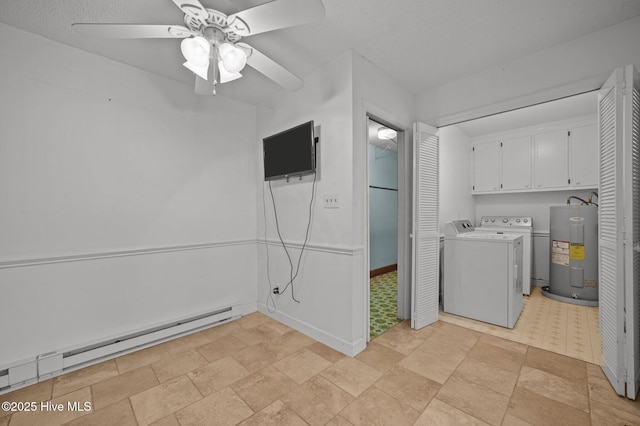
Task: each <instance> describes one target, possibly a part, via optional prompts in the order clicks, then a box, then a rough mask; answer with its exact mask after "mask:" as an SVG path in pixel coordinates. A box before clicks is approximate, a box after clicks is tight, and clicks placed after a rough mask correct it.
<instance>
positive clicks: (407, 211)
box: [360, 101, 413, 342]
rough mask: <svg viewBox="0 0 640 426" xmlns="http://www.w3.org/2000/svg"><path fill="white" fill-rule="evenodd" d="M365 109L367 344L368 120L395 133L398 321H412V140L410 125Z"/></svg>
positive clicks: (366, 105) (374, 108)
mask: <svg viewBox="0 0 640 426" xmlns="http://www.w3.org/2000/svg"><path fill="white" fill-rule="evenodd" d="M363 105H364V108H363V109H362V110H363V115H362V117H361V126H362V128H363V129H364V131H363V134H364V140H363V141H362V142H363V148H362V150H361V151H360V153H361V155H362V157H361V158H364V159H365V160H364V161H363V167H362V169H363V174H364V183H365V185H364V188H363V190H364V194H363V195H364V207H365V208H364V211H365V220H364V241H365V243H364V248H363V252H364V256H363V262H362V263H363V266H362V268H363V274H362V276H363V278H364V280H363V283H362V285H363V287H364V288H365V289H366V290H365V295H366V297H365V301H366V307H365V309H364V310H365V312H366V315H365V321H364V327H365V330H364V331H365V336H366V342H369V327H370V326H369V321H370V320H371V313H370V294H369V270H370V264H369V244H370V242H369V161H368V149H369V142H368V120H369V118H371V119H372V120H374V121H376V122H378V123H380V124H382V125H384V126H387V127H390V128H392V129H394V130H396V131H397V132H398V317H399V318H400V319H403V320H404V319H409V318H411V239H410V238H409V234H410V232H411V212H412V202H411V196H410V194H411V193H412V188H411V147H412V144H411V139H412V137H413V134H412V130H411V123H410V122H403V121H402V120H400V119H398V118H397V117H395V116H394V114H392V113H390V112H388V111H385V110H384V109H382V108H379V107H377V106H375V105H373V104H370V103H368V102H366V101H363Z"/></svg>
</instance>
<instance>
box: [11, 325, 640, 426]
mask: <svg viewBox="0 0 640 426" xmlns="http://www.w3.org/2000/svg"><path fill="white" fill-rule="evenodd" d="M49 400H50V401H52V403H53V404H58V403H62V404H66V403H67V402H68V401H77V402H81V403H82V402H91V404H92V406H93V410H92V411H90V412H70V411H67V410H63V411H61V412H44V411H42V410H38V411H37V412H32V413H15V414H12V415H10V414H9V413H6V412H2V411H0V425H1V426H7V425H11V426H17V425H29V426H34V425H63V424H68V425H110V426H111V425H150V424H153V425H174V426H175V425H198V424H200V425H233V424H242V425H306V424H309V425H323V424H328V425H350V424H353V425H371V424H381V425H413V424H415V425H461V424H469V425H487V424H489V425H580V426H584V425H610V424H611V425H623V424H627V425H639V424H640V402H635V401H629V400H627V399H625V398H621V397H618V396H616V395H615V393H614V392H613V391H612V389H611V387H610V385H609V383H608V382H607V380H606V378H605V377H604V376H603V374H602V372H601V370H600V368H599V367H598V366H596V365H594V364H591V363H588V362H585V361H583V360H577V359H574V358H569V357H566V356H563V355H559V354H556V353H553V352H550V351H547V350H544V349H539V348H536V347H533V346H529V345H525V344H522V343H518V342H514V341H510V340H506V339H503V338H501V337H497V336H492V335H490V334H486V333H481V332H479V331H476V330H471V329H468V328H464V327H460V326H457V325H454V324H451V323H449V322H445V321H438V322H437V323H435V324H433V325H431V326H428V327H425V328H424V329H422V330H419V331H416V330H411V329H410V328H409V324H408V322H407V321H403V322H401V323H399V324H398V325H396V326H395V327H394V328H392V329H391V330H389V331H388V332H386V333H384V334H382V335H381V336H379V337H378V338H376V339H375V340H373V341H372V342H371V343H370V344H369V345H368V346H367V348H366V350H365V351H363V352H362V353H360V354H359V355H358V356H356V357H355V358H350V357H347V356H344V355H342V354H340V353H338V352H336V351H334V350H332V349H330V348H328V347H327V346H325V345H323V344H321V343H318V342H316V341H314V340H313V339H311V338H309V337H307V336H305V335H303V334H301V333H299V332H297V331H295V330H292V329H290V328H288V327H286V326H284V325H282V324H280V323H278V322H276V321H274V320H272V319H270V318H269V317H267V316H265V315H263V314H261V313H254V314H250V315H247V316H245V317H243V318H241V319H239V320H237V321H233V322H230V323H227V324H224V325H220V326H217V327H213V328H210V329H208V330H204V331H200V332H198V333H194V334H191V335H189V336H185V337H182V338H180V339H176V340H173V341H170V342H167V343H163V344H160V345H157V346H154V347H151V348H147V349H144V350H141V351H138V352H135V353H132V354H128V355H124V356H122V357H119V358H116V359H113V360H109V361H105V362H103V363H101V364H97V365H94V366H91V367H87V368H85V369H82V370H78V371H75V372H72V373H68V374H65V375H62V376H59V377H57V378H54V379H51V380H47V381H44V382H41V383H39V384H36V385H32V386H29V387H27V388H23V389H19V390H17V391H14V392H12V393H8V394H5V395H0V401H22V402H26V401H36V402H38V403H40V402H42V401H49Z"/></svg>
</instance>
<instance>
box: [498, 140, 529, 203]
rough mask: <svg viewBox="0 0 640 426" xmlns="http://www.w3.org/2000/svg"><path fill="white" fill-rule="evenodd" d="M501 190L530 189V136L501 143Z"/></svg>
mask: <svg viewBox="0 0 640 426" xmlns="http://www.w3.org/2000/svg"><path fill="white" fill-rule="evenodd" d="M500 182H501V184H502V189H503V190H504V191H513V190H528V189H531V136H521V137H516V138H509V139H504V140H503V141H502V180H501V181H500Z"/></svg>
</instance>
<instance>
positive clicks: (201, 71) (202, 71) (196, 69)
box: [182, 61, 209, 80]
mask: <svg viewBox="0 0 640 426" xmlns="http://www.w3.org/2000/svg"><path fill="white" fill-rule="evenodd" d="M182 65H184V66H185V67H186V68H187V69H189V70H190V71H191V72H193V73H194V74H197V75H199V76H200V77H202V78H204V79H205V80H207V74H208V72H209V62H207V63H206V64H205V65H204V66H198V65H195V64H194V63H192V62H189V61H187V62H185V63H184V64H182Z"/></svg>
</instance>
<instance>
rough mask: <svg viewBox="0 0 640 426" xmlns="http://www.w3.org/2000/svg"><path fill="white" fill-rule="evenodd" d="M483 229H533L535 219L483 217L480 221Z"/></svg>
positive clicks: (523, 217) (528, 217) (527, 217)
mask: <svg viewBox="0 0 640 426" xmlns="http://www.w3.org/2000/svg"><path fill="white" fill-rule="evenodd" d="M480 227H482V228H490V227H494V228H506V227H514V228H516V227H517V228H532V227H533V218H532V217H531V216H482V219H480Z"/></svg>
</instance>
